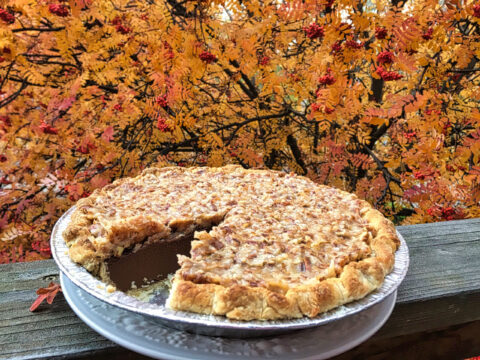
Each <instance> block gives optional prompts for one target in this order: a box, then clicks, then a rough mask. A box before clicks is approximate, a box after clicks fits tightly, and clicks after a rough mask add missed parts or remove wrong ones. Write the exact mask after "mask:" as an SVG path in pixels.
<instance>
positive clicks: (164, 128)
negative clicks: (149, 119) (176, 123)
mask: <svg viewBox="0 0 480 360" xmlns="http://www.w3.org/2000/svg"><path fill="white" fill-rule="evenodd" d="M157 129H158V130H160V131H161V132H168V131H172V130H171V129H170V126H169V125H168V124H167V120H165V118H163V117H161V116H159V117H158V120H157Z"/></svg>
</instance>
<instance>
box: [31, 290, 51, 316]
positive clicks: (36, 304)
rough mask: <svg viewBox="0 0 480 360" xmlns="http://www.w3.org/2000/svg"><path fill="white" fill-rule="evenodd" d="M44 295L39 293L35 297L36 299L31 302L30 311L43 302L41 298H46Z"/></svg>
mask: <svg viewBox="0 0 480 360" xmlns="http://www.w3.org/2000/svg"><path fill="white" fill-rule="evenodd" d="M46 297H47V295H46V294H44V295H39V296H38V297H37V299H36V300H35V301H34V302H33V304H32V306H30V311H32V312H33V311H35V310H37V308H38V307H39V305H40V304H41V303H42V302H43V300H45V299H46Z"/></svg>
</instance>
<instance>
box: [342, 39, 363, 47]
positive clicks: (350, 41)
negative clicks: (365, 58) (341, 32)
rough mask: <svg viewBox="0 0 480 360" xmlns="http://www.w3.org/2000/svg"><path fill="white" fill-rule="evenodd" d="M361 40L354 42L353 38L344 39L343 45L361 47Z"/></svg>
mask: <svg viewBox="0 0 480 360" xmlns="http://www.w3.org/2000/svg"><path fill="white" fill-rule="evenodd" d="M363 45H364V44H363V42H356V41H355V40H347V41H345V46H346V47H349V48H351V49H361V48H362V47H363Z"/></svg>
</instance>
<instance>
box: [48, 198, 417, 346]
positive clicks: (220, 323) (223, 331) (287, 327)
mask: <svg viewBox="0 0 480 360" xmlns="http://www.w3.org/2000/svg"><path fill="white" fill-rule="evenodd" d="M74 209H75V207H72V208H71V209H69V210H68V211H67V212H66V213H65V214H64V215H63V216H62V217H61V218H60V219H59V220H58V222H57V223H56V224H55V227H54V228H53V231H52V237H51V248H52V255H53V258H54V259H55V261H56V262H57V264H58V266H59V268H60V270H61V271H62V272H63V273H64V274H65V275H66V276H67V277H68V278H69V279H70V280H71V281H72V282H73V283H74V284H75V285H77V286H78V287H80V288H81V289H83V290H85V291H86V292H88V293H89V294H90V295H93V296H95V297H96V298H98V299H100V300H102V301H104V302H106V303H108V304H110V305H113V306H117V307H119V308H122V309H125V310H129V311H133V312H135V313H139V314H142V315H145V316H149V317H151V318H152V319H154V320H155V321H158V322H159V323H161V324H163V325H166V326H169V327H173V328H175V329H179V330H184V331H189V332H193V333H197V334H203V335H210V336H225V337H237V338H245V337H255V336H269V335H276V334H280V333H285V332H289V331H293V330H299V329H306V328H310V327H316V326H319V325H324V324H327V323H330V322H332V321H336V320H339V319H342V318H345V317H347V316H350V315H353V314H356V313H358V312H360V311H362V310H365V309H367V308H369V307H371V306H373V305H375V304H377V303H379V302H381V301H382V300H384V299H385V298H386V297H387V296H389V295H390V294H392V293H393V292H394V291H395V290H396V289H397V288H398V286H399V285H400V283H401V282H402V280H403V279H404V277H405V275H406V273H407V270H408V264H409V255H408V248H407V244H406V243H405V240H404V239H403V237H402V236H401V234H400V233H398V232H397V235H398V237H399V239H400V247H399V249H398V250H397V252H396V254H395V265H394V268H393V271H392V272H391V273H390V274H389V275H387V276H386V278H385V281H384V283H383V285H382V286H381V287H380V288H379V289H378V290H376V291H374V292H372V293H371V294H369V295H367V296H366V297H365V298H363V299H360V300H357V301H354V302H351V303H348V304H345V305H343V306H340V307H337V308H335V309H333V310H331V311H328V312H326V313H324V314H321V315H319V316H317V317H315V318H301V319H291V320H275V321H248V322H247V321H234V320H229V319H227V318H226V317H223V316H214V315H204V314H195V313H190V312H183V311H174V310H170V309H167V308H166V307H165V306H164V301H165V299H166V297H165V296H158V297H157V298H156V299H155V300H154V301H153V302H152V303H146V302H143V301H140V300H138V299H136V298H134V297H131V296H128V295H126V294H125V293H123V292H121V291H114V292H112V293H110V292H108V291H107V289H106V285H105V283H103V282H102V281H101V280H99V279H97V278H96V277H94V276H93V275H92V274H90V273H89V272H88V271H87V270H85V269H84V268H83V267H82V266H80V265H78V264H76V263H74V262H73V261H72V260H71V259H70V257H69V256H68V247H67V245H66V243H65V241H64V239H63V236H62V233H63V231H64V230H65V228H66V227H67V226H68V224H69V222H70V216H71V214H72V212H73V210H74Z"/></svg>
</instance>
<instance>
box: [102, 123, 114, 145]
mask: <svg viewBox="0 0 480 360" xmlns="http://www.w3.org/2000/svg"><path fill="white" fill-rule="evenodd" d="M113 133H114V131H113V126H109V127H107V128H106V129H105V130H104V131H103V134H102V139H103V140H105V141H106V142H110V141H112V140H113Z"/></svg>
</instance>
